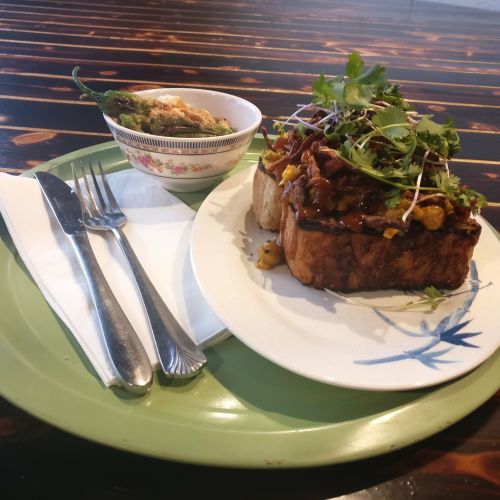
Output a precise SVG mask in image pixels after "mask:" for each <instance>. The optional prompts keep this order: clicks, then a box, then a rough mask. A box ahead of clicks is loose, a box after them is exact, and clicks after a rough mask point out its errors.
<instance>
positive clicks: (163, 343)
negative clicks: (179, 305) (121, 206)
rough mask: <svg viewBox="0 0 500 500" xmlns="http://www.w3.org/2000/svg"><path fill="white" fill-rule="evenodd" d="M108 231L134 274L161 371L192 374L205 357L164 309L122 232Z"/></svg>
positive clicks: (175, 375)
mask: <svg viewBox="0 0 500 500" xmlns="http://www.w3.org/2000/svg"><path fill="white" fill-rule="evenodd" d="M111 230H112V232H113V234H114V236H115V237H116V240H117V242H118V244H119V245H120V247H121V249H122V251H123V253H124V254H125V256H126V258H127V261H128V264H129V266H130V270H131V271H132V274H133V275H134V278H135V281H136V284H137V288H138V290H139V293H140V296H141V298H142V301H143V304H144V308H145V310H146V314H147V317H148V321H149V324H150V327H151V331H152V333H153V339H154V341H155V347H156V351H157V353H158V358H159V360H160V365H161V367H162V370H163V372H164V373H165V374H166V375H167V376H169V377H176V378H190V377H194V376H195V375H196V374H197V373H199V371H200V370H201V369H202V368H203V366H204V365H205V364H206V362H207V358H206V357H205V355H204V354H203V352H202V351H201V350H200V348H199V347H198V346H197V345H196V344H195V343H194V342H193V340H192V339H191V337H189V335H188V334H187V333H186V332H185V330H184V329H183V328H182V326H181V325H180V324H179V322H178V321H177V320H176V319H175V317H174V315H173V314H172V313H171V311H170V310H169V309H168V307H167V305H166V304H165V302H164V301H163V299H162V298H161V296H160V294H159V293H158V292H157V290H156V288H155V287H154V285H153V283H152V282H151V280H150V279H149V277H148V275H147V274H146V272H145V271H144V268H143V267H142V265H141V263H140V262H139V259H138V258H137V256H136V254H135V252H134V250H133V248H132V246H131V245H130V243H129V241H128V239H127V237H126V236H125V233H124V232H123V231H122V230H121V229H120V228H119V227H115V228H112V229H111Z"/></svg>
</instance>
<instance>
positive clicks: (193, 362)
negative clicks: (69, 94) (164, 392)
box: [71, 161, 207, 378]
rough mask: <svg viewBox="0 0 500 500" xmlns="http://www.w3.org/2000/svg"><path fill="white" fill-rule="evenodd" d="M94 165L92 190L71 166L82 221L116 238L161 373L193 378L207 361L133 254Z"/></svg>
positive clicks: (102, 175) (111, 197)
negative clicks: (153, 346)
mask: <svg viewBox="0 0 500 500" xmlns="http://www.w3.org/2000/svg"><path fill="white" fill-rule="evenodd" d="M97 164H98V167H99V174H100V175H98V176H96V175H95V173H94V169H93V167H92V164H91V163H89V173H90V178H91V179H92V186H93V189H92V188H91V186H90V183H89V181H88V179H87V176H86V175H85V171H84V168H83V164H82V163H80V170H81V176H80V177H81V178H80V179H79V178H78V175H77V174H76V168H75V166H74V165H73V164H72V165H71V168H72V171H73V178H74V181H75V189H76V193H77V195H78V197H79V198H80V202H81V205H82V208H83V222H84V224H85V226H86V228H87V229H89V230H92V231H110V232H111V233H112V234H113V236H114V237H115V238H116V241H117V242H118V245H119V247H120V249H121V250H122V252H123V254H124V255H125V257H126V259H127V263H128V265H129V268H130V271H131V272H132V274H133V276H134V279H135V282H136V285H137V290H138V292H139V296H140V297H141V300H142V303H143V305H144V310H145V312H146V316H147V319H148V323H149V327H150V331H151V333H152V336H153V340H154V344H155V348H156V352H157V354H158V359H159V360H160V365H161V368H162V370H163V373H165V375H166V376H167V377H170V378H191V377H194V376H196V375H197V374H198V373H199V372H200V370H201V369H202V368H203V366H204V365H205V364H206V363H207V358H206V357H205V355H204V354H203V352H202V351H201V349H200V348H199V347H198V346H197V345H196V344H195V343H194V342H193V340H192V339H191V337H190V336H189V335H188V334H187V333H186V331H185V330H184V328H183V327H182V326H181V325H180V324H179V322H178V321H177V320H176V319H175V317H174V315H173V314H172V313H171V312H170V310H169V308H168V307H167V305H166V304H165V302H164V301H163V299H162V298H161V296H160V294H159V293H158V292H157V290H156V289H155V287H154V285H153V283H152V282H151V280H150V279H149V277H148V275H147V274H146V272H145V270H144V268H143V267H142V265H141V263H140V261H139V259H138V258H137V256H136V255H135V253H134V250H133V248H132V246H131V245H130V243H129V242H128V240H127V237H126V236H125V233H124V232H123V231H122V229H121V227H122V226H123V225H124V224H125V223H126V221H127V216H126V215H125V213H124V212H123V211H122V210H121V209H120V207H119V205H118V203H117V201H116V199H115V197H114V195H113V193H112V191H111V188H110V187H109V184H108V181H107V179H106V174H105V173H104V170H103V169H102V166H101V162H100V161H98V162H97ZM98 178H99V179H100V183H101V184H102V188H101V187H100V186H99V182H98Z"/></svg>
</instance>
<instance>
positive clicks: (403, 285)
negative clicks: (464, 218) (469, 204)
mask: <svg viewBox="0 0 500 500" xmlns="http://www.w3.org/2000/svg"><path fill="white" fill-rule="evenodd" d="M283 206H284V213H283V218H282V220H281V230H280V238H281V246H282V248H283V252H284V256H285V260H286V263H287V264H288V267H289V268H290V271H291V273H292V274H293V275H294V276H295V277H296V278H297V279H298V280H300V281H301V282H302V283H303V284H304V285H311V286H313V287H314V288H320V289H324V288H328V289H330V290H338V291H345V292H353V291H358V290H384V289H422V288H425V287H426V286H429V285H430V284H432V285H433V286H435V287H437V288H449V289H454V288H457V287H459V286H460V285H461V284H462V283H463V282H464V280H465V278H466V276H467V273H468V271H469V263H470V259H471V257H472V252H473V250H474V246H475V244H476V243H477V241H478V239H479V235H480V233H481V226H480V225H479V224H478V223H477V222H475V221H474V220H473V219H470V220H469V221H468V223H467V226H466V227H464V228H462V229H460V230H457V229H446V228H444V229H443V230H438V231H429V230H426V229H424V228H422V227H421V226H415V227H412V228H411V229H410V230H409V231H408V233H406V234H405V235H404V236H403V237H394V238H391V239H388V238H384V237H383V236H382V235H380V234H376V233H374V234H369V233H355V232H352V231H349V230H341V229H340V230H339V229H333V230H332V228H331V227H330V226H329V225H327V224H322V222H321V221H320V220H302V221H298V220H297V217H296V214H295V212H294V210H293V208H292V206H291V205H289V204H288V203H286V202H285V203H284V205H283Z"/></svg>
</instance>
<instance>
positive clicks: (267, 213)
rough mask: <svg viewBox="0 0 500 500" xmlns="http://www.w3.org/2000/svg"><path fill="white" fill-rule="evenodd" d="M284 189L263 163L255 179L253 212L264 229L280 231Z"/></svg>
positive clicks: (260, 163)
mask: <svg viewBox="0 0 500 500" xmlns="http://www.w3.org/2000/svg"><path fill="white" fill-rule="evenodd" d="M282 195H283V188H282V187H281V186H279V185H278V183H277V182H276V179H275V178H274V176H273V175H271V174H269V173H267V172H266V170H265V168H264V165H263V164H262V161H259V166H258V168H257V169H256V170H255V174H254V178H253V211H254V214H255V218H256V220H257V223H258V224H259V226H260V227H261V228H262V229H267V230H268V231H279V228H280V221H281V210H282V207H281V204H282V202H281V197H282Z"/></svg>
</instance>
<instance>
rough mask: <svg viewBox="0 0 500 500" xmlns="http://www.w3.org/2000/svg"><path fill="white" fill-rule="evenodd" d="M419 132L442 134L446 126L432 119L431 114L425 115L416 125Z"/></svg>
mask: <svg viewBox="0 0 500 500" xmlns="http://www.w3.org/2000/svg"><path fill="white" fill-rule="evenodd" d="M415 131H416V132H417V134H422V133H424V132H427V133H428V134H430V135H442V133H443V131H444V127H443V126H442V125H439V123H436V122H435V121H433V120H431V115H424V116H423V117H422V118H421V120H419V122H418V123H417V126H416V127H415Z"/></svg>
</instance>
